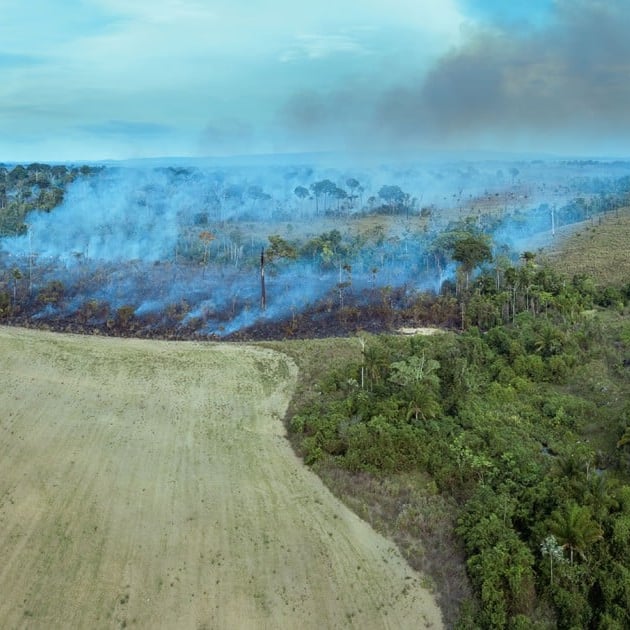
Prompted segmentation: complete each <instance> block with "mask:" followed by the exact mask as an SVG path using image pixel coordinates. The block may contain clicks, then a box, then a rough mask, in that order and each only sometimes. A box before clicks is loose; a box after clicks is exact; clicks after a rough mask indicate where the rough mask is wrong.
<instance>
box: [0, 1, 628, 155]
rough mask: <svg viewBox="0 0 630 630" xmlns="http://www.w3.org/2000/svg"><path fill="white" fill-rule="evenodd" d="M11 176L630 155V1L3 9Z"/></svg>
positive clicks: (2, 116)
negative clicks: (367, 160) (289, 158)
mask: <svg viewBox="0 0 630 630" xmlns="http://www.w3.org/2000/svg"><path fill="white" fill-rule="evenodd" d="M0 15H1V16H2V20H1V22H0V161H4V162H18V161H25V162H30V161H82V160H105V159H126V158H141V157H161V156H192V157H201V156H226V155H247V154H268V153H297V152H316V151H317V152H319V151H325V152H328V151H334V152H350V153H354V154H369V153H379V154H380V153H386V154H394V155H396V154H405V155H407V154H411V155H432V154H439V153H443V152H453V153H457V152H483V151H489V152H510V153H515V152H516V153H518V152H521V153H535V154H541V153H545V154H553V155H576V156H593V157H595V156H611V157H626V156H629V155H630V80H629V78H630V37H628V35H627V34H628V33H629V32H630V2H628V0H388V2H383V0H334V1H331V0H319V1H318V2H309V3H300V2H296V1H295V0H64V2H57V1H55V2H53V0H29V2H18V1H17V0H0Z"/></svg>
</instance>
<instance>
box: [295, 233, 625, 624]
mask: <svg viewBox="0 0 630 630" xmlns="http://www.w3.org/2000/svg"><path fill="white" fill-rule="evenodd" d="M623 225H624V226H625V230H626V231H625V232H624V233H625V234H626V238H625V242H626V243H627V234H628V222H627V221H626V223H625V224H623ZM623 240H624V239H622V241H623ZM584 255H585V256H588V253H587V252H585V253H584ZM460 268H461V269H462V272H461V273H460V274H459V275H460V284H462V285H463V286H462V287H460V291H461V292H462V293H463V294H464V295H465V296H466V297H463V298H461V297H460V298H459V299H460V300H461V303H462V304H463V305H464V307H465V311H462V312H463V313H464V318H465V328H466V330H465V331H463V332H459V333H455V332H448V331H446V332H441V333H438V334H433V335H430V336H420V335H414V336H410V337H403V336H400V335H399V336H392V335H376V336H375V335H367V334H359V335H358V337H357V338H355V339H354V340H353V342H354V346H355V350H354V352H348V353H347V355H346V357H345V360H344V361H341V362H340V364H339V365H338V366H336V367H335V368H334V369H331V368H328V369H326V370H322V371H321V372H319V373H317V376H318V377H319V378H316V379H314V381H313V383H312V384H310V385H305V386H304V391H303V392H302V394H301V398H302V400H303V403H302V404H296V405H295V406H294V409H293V413H292V415H291V418H290V421H289V424H288V428H289V432H290V434H291V437H292V440H293V442H294V444H295V446H296V448H297V450H298V452H299V453H300V454H301V455H302V456H303V457H304V459H305V461H306V462H307V463H308V464H309V465H311V466H313V468H314V469H315V470H316V471H317V472H318V473H319V474H320V475H321V476H322V477H323V478H324V479H325V480H326V481H327V483H328V484H329V486H330V487H332V488H333V489H334V490H335V491H336V492H337V493H338V494H340V496H342V497H343V498H344V500H345V501H346V502H347V503H348V504H349V505H351V506H352V507H353V508H354V509H356V510H357V511H358V513H359V514H361V515H362V516H364V517H365V518H366V519H368V520H369V521H371V522H372V523H373V524H374V525H375V526H376V527H379V528H380V529H381V530H382V531H383V532H384V533H386V534H387V535H389V536H391V537H393V538H394V539H395V540H396V541H397V543H398V544H399V545H400V546H401V548H402V549H403V550H404V551H405V553H406V555H407V558H408V560H409V561H410V562H411V563H412V565H413V566H416V567H417V568H419V569H421V570H423V571H425V572H426V573H428V574H429V575H431V578H432V580H433V584H434V588H435V589H436V592H437V593H438V594H439V597H440V600H441V605H442V608H443V611H444V614H445V617H446V619H447V622H448V624H449V625H450V626H452V627H458V628H473V627H478V628H555V627H557V628H566V629H574V628H575V629H577V628H611V629H612V628H619V629H621V628H627V627H629V626H630V485H629V484H628V480H629V479H630V318H629V317H628V311H629V308H628V307H629V304H630V283H628V277H627V276H626V277H625V283H622V284H619V283H615V284H611V285H608V286H606V285H597V284H596V283H595V282H594V281H593V280H592V279H591V278H589V277H586V276H584V275H580V274H576V275H574V277H573V278H572V279H571V280H570V281H568V280H567V278H566V276H565V275H560V274H559V273H557V272H556V271H555V270H554V269H553V268H552V267H549V266H543V265H539V264H537V263H536V261H535V256H534V255H533V254H532V253H531V252H529V253H528V252H526V253H525V254H524V255H523V257H522V259H521V263H520V265H518V266H517V267H516V268H511V269H508V270H507V271H506V274H505V279H504V282H505V286H504V287H502V286H501V284H500V283H499V285H497V282H496V277H495V275H494V274H493V273H491V272H486V273H484V274H480V275H478V276H477V277H476V278H475V280H474V282H473V283H472V284H469V285H468V288H467V289H466V279H465V278H464V275H465V271H466V261H462V262H461V263H460ZM456 294H457V291H456V290H455V289H454V292H453V296H452V297H446V296H443V297H442V298H440V299H438V300H437V301H436V302H435V303H434V304H433V305H432V307H431V308H435V307H436V306H437V305H439V304H442V303H443V302H445V301H446V302H447V306H448V302H449V300H451V301H453V300H457V299H458V298H457V297H456Z"/></svg>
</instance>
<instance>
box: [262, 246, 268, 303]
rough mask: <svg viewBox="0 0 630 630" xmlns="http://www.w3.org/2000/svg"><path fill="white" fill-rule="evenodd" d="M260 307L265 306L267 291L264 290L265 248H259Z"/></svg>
mask: <svg viewBox="0 0 630 630" xmlns="http://www.w3.org/2000/svg"><path fill="white" fill-rule="evenodd" d="M260 308H261V309H262V310H263V311H264V310H265V309H266V308H267V293H266V291H265V248H264V247H263V248H262V249H261V250H260Z"/></svg>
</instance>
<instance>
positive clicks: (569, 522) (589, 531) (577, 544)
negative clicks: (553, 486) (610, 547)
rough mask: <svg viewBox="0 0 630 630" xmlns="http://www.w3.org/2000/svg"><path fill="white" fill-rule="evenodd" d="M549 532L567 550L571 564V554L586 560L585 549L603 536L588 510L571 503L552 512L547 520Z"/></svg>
mask: <svg viewBox="0 0 630 630" xmlns="http://www.w3.org/2000/svg"><path fill="white" fill-rule="evenodd" d="M549 530H550V531H551V533H552V534H553V535H554V536H555V537H556V539H557V540H558V542H559V543H560V544H561V545H562V547H563V548H564V549H568V550H569V558H570V562H571V564H573V552H576V553H577V554H578V555H579V556H580V558H582V560H586V555H585V550H586V548H587V547H588V546H589V545H591V544H593V543H594V542H596V541H597V540H600V539H601V538H602V536H603V532H602V529H601V528H600V526H599V525H598V524H597V523H596V522H595V521H594V520H593V518H592V516H591V511H590V510H589V508H587V507H584V506H579V505H577V504H576V503H573V502H570V503H567V504H565V505H564V507H563V508H562V509H561V510H556V511H555V512H553V514H552V515H551V517H550V519H549Z"/></svg>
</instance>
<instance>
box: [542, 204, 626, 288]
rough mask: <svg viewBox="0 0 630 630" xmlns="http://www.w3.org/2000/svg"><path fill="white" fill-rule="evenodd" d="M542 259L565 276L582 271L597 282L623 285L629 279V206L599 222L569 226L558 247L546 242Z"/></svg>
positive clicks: (571, 275)
mask: <svg viewBox="0 0 630 630" xmlns="http://www.w3.org/2000/svg"><path fill="white" fill-rule="evenodd" d="M547 247H548V250H547V253H546V258H547V259H548V260H549V261H550V262H551V264H552V265H553V266H554V268H555V269H557V270H558V271H559V272H560V273H563V274H564V275H566V276H567V277H568V278H572V277H573V275H574V274H580V273H583V274H586V275H588V276H590V277H592V278H593V279H594V280H595V281H596V282H597V283H598V284H599V285H608V284H612V285H623V284H626V283H627V282H628V280H629V279H630V208H623V209H621V210H619V211H618V212H616V213H612V214H610V215H609V216H607V217H602V219H601V221H600V220H599V219H595V220H593V221H592V222H591V221H587V222H584V223H582V224H580V225H576V226H572V229H571V233H570V235H569V236H567V237H566V238H565V239H561V240H560V241H559V243H558V246H556V247H553V246H552V245H548V246H547Z"/></svg>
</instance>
